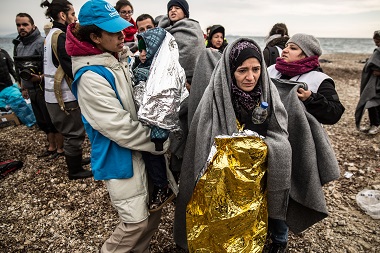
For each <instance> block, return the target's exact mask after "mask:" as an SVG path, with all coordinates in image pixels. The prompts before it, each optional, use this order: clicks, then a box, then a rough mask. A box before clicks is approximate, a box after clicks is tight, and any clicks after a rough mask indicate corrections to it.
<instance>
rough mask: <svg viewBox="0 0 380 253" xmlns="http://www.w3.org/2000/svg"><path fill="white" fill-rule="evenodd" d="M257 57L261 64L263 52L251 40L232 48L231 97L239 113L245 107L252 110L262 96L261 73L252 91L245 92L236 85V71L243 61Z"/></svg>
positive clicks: (249, 110)
mask: <svg viewBox="0 0 380 253" xmlns="http://www.w3.org/2000/svg"><path fill="white" fill-rule="evenodd" d="M252 57H253V58H256V59H257V60H258V61H259V62H260V64H261V62H262V57H261V53H260V52H259V49H258V48H257V47H256V46H255V45H254V44H253V43H251V42H249V41H241V42H238V43H236V44H235V45H234V46H233V48H232V49H231V53H230V55H229V59H230V65H231V78H232V85H231V97H232V103H233V106H234V109H235V112H236V113H237V114H238V115H239V114H240V112H241V110H242V109H244V110H245V111H247V112H251V111H252V110H253V108H255V107H256V105H257V104H258V103H259V101H260V96H261V75H260V79H259V80H258V82H257V84H256V86H255V88H254V89H253V90H252V91H250V92H245V91H243V90H242V89H240V88H239V87H238V86H237V85H236V80H235V76H234V72H235V71H236V69H237V68H238V67H239V66H240V65H242V64H243V62H244V61H245V60H247V59H249V58H252Z"/></svg>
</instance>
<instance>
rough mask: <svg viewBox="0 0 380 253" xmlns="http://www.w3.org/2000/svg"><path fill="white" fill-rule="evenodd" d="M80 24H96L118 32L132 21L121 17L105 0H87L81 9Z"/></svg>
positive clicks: (109, 30)
mask: <svg viewBox="0 0 380 253" xmlns="http://www.w3.org/2000/svg"><path fill="white" fill-rule="evenodd" d="M78 19H79V24H80V25H82V26H86V25H96V26H97V27H99V28H100V29H102V30H104V31H107V32H110V33H116V32H120V31H122V30H123V29H125V28H127V27H129V26H132V24H131V23H129V22H128V21H126V20H125V19H123V18H122V17H120V15H119V13H118V12H117V10H116V9H115V8H114V7H113V6H112V4H110V3H108V2H106V1H104V0H90V1H87V2H86V3H85V4H84V5H83V6H82V8H80V11H79V16H78Z"/></svg>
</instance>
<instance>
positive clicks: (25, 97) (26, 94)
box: [21, 89, 29, 99]
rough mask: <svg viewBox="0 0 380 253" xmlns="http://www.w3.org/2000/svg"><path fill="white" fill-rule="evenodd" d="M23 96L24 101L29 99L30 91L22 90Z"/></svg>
mask: <svg viewBox="0 0 380 253" xmlns="http://www.w3.org/2000/svg"><path fill="white" fill-rule="evenodd" d="M21 94H22V97H23V98H24V99H29V94H28V90H27V89H23V90H21Z"/></svg>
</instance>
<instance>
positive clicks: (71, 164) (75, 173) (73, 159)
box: [65, 154, 92, 180]
mask: <svg viewBox="0 0 380 253" xmlns="http://www.w3.org/2000/svg"><path fill="white" fill-rule="evenodd" d="M65 157H66V164H67V168H68V169H69V179H70V180H75V179H82V178H89V177H92V172H91V171H89V170H85V169H83V168H82V164H81V162H82V154H80V155H77V156H69V155H65Z"/></svg>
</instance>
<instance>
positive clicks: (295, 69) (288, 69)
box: [275, 55, 319, 77]
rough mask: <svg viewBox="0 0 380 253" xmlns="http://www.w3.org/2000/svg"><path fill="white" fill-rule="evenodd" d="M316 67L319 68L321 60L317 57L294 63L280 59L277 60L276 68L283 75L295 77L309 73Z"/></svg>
mask: <svg viewBox="0 0 380 253" xmlns="http://www.w3.org/2000/svg"><path fill="white" fill-rule="evenodd" d="M316 67H319V60H318V56H317V55H313V56H310V57H306V58H303V59H301V60H298V61H294V62H286V61H285V60H284V59H282V58H280V57H278V58H277V59H276V66H275V68H276V69H277V70H278V71H279V72H280V73H281V74H283V75H286V76H289V77H293V76H298V75H301V74H304V73H307V72H309V71H311V70H313V69H315V68H316Z"/></svg>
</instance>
